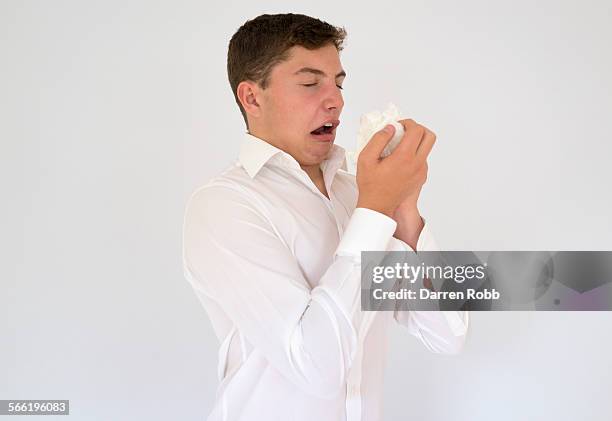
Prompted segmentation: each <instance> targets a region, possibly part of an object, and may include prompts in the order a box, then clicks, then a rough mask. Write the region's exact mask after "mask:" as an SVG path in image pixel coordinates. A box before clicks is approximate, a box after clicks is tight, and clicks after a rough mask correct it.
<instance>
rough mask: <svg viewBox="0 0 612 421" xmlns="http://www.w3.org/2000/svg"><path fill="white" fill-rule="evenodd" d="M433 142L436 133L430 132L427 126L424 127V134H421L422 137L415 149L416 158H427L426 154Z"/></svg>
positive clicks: (434, 141)
mask: <svg viewBox="0 0 612 421" xmlns="http://www.w3.org/2000/svg"><path fill="white" fill-rule="evenodd" d="M434 143H436V134H435V133H434V132H432V131H431V130H429V129H428V128H425V135H424V136H423V139H422V140H421V144H420V145H419V147H418V148H417V151H416V157H417V159H418V160H425V159H427V156H428V155H429V152H431V149H432V148H433V145H434Z"/></svg>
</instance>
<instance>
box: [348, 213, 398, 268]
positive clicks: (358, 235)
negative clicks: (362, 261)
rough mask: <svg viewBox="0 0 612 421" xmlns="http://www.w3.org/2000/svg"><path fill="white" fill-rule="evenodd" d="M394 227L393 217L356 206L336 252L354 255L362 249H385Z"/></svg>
mask: <svg viewBox="0 0 612 421" xmlns="http://www.w3.org/2000/svg"><path fill="white" fill-rule="evenodd" d="M396 228H397V222H395V220H393V218H390V217H388V216H387V215H385V214H382V213H380V212H376V211H374V210H372V209H367V208H356V209H355V210H354V211H353V215H352V216H351V219H350V220H349V222H348V225H347V227H346V230H345V231H344V235H343V236H342V239H341V240H340V244H339V245H338V248H337V249H336V254H337V255H341V256H342V255H349V256H355V257H356V256H360V255H361V252H362V251H385V250H387V247H388V245H389V240H390V239H391V238H392V237H393V233H394V232H395V229H396Z"/></svg>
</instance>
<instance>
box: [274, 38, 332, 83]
mask: <svg viewBox="0 0 612 421" xmlns="http://www.w3.org/2000/svg"><path fill="white" fill-rule="evenodd" d="M274 67H275V68H274V69H273V70H272V74H274V73H277V74H278V75H282V76H293V75H294V73H295V72H296V71H298V70H300V69H302V68H304V67H309V68H314V69H319V70H322V71H323V72H325V73H326V74H327V76H330V77H334V75H336V74H338V73H339V72H341V71H342V63H341V62H340V54H339V52H338V50H337V49H336V47H335V46H334V45H333V44H328V45H325V46H323V47H321V48H317V49H316V50H309V49H307V48H304V47H301V46H294V47H291V48H290V49H289V57H288V58H287V60H285V61H282V62H280V63H279V64H277V65H276V66H274Z"/></svg>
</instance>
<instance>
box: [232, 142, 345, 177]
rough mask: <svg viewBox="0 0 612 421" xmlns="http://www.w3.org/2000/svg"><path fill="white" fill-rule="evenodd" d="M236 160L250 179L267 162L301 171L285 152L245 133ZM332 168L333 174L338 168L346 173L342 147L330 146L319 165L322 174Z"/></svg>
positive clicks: (293, 159) (298, 165)
mask: <svg viewBox="0 0 612 421" xmlns="http://www.w3.org/2000/svg"><path fill="white" fill-rule="evenodd" d="M276 156H278V158H279V159H275V160H273V159H272V158H273V157H276ZM238 160H239V162H240V163H241V164H242V166H243V167H244V169H245V170H246V172H247V173H248V174H249V176H250V177H251V178H254V177H255V176H256V175H257V173H258V172H259V170H261V169H262V168H263V167H264V166H265V165H266V164H267V163H268V162H270V163H273V162H275V163H279V164H280V165H283V166H288V167H294V168H296V167H297V168H299V169H301V167H300V164H299V163H298V162H297V161H296V160H295V158H293V157H292V156H291V155H289V154H288V153H287V152H285V151H283V150H281V149H279V148H277V147H276V146H273V145H271V144H269V143H268V142H266V141H265V140H263V139H260V138H258V137H256V136H253V135H252V134H250V133H248V132H245V134H244V138H243V140H242V144H241V145H240V153H239V157H238ZM332 168H333V170H334V172H335V171H337V170H338V168H341V169H343V170H345V171H346V151H345V149H344V148H343V147H341V146H338V145H336V144H334V145H332V149H331V151H330V153H329V155H328V157H327V159H325V160H324V161H323V162H322V163H321V169H322V171H323V173H324V174H325V173H326V172H327V170H329V169H332Z"/></svg>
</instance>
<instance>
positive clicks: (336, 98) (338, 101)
mask: <svg viewBox="0 0 612 421" xmlns="http://www.w3.org/2000/svg"><path fill="white" fill-rule="evenodd" d="M323 105H324V106H325V109H327V110H335V111H338V112H340V111H342V107H344V99H343V98H342V92H341V91H340V88H338V87H337V86H336V84H335V83H334V82H332V85H331V87H330V88H329V89H327V90H326V93H325V100H324V101H323Z"/></svg>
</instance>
